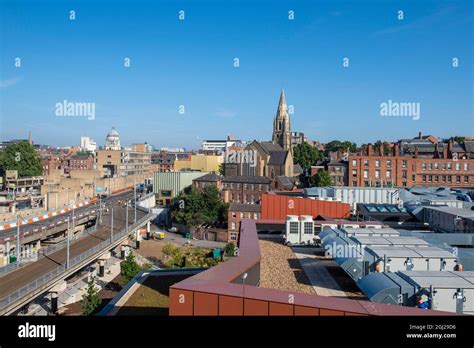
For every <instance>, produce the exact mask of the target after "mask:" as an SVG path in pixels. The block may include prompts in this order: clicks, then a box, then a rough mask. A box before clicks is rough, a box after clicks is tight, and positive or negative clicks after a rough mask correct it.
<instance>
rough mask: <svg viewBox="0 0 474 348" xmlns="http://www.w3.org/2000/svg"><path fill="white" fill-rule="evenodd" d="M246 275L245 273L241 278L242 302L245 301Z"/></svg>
mask: <svg viewBox="0 0 474 348" xmlns="http://www.w3.org/2000/svg"><path fill="white" fill-rule="evenodd" d="M247 277H248V273H247V272H245V273H244V275H243V276H242V297H243V301H245V279H247Z"/></svg>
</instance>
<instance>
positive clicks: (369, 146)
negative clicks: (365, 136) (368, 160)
mask: <svg viewBox="0 0 474 348" xmlns="http://www.w3.org/2000/svg"><path fill="white" fill-rule="evenodd" d="M367 156H372V144H371V143H368V144H367Z"/></svg>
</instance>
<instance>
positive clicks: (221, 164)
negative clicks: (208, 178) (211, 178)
mask: <svg viewBox="0 0 474 348" xmlns="http://www.w3.org/2000/svg"><path fill="white" fill-rule="evenodd" d="M218 171H219V174H220V175H225V163H220V164H219V169H218Z"/></svg>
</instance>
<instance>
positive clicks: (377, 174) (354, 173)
mask: <svg viewBox="0 0 474 348" xmlns="http://www.w3.org/2000/svg"><path fill="white" fill-rule="evenodd" d="M380 173H381V171H380V169H377V170H376V171H375V178H376V179H380V177H381V175H380ZM405 176H406V171H405ZM352 177H353V178H356V177H357V169H354V170H352ZM391 177H392V171H391V170H386V171H385V178H387V179H390V178H391ZM368 178H369V171H368V170H364V179H368Z"/></svg>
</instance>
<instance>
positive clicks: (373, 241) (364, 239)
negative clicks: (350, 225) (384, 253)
mask: <svg viewBox="0 0 474 348" xmlns="http://www.w3.org/2000/svg"><path fill="white" fill-rule="evenodd" d="M350 238H351V239H352V240H354V241H355V242H357V243H359V244H363V245H406V246H410V245H418V246H423V245H426V246H427V245H429V244H430V243H428V242H427V241H425V240H423V239H421V238H416V237H400V236H393V237H388V236H351V237H350Z"/></svg>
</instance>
